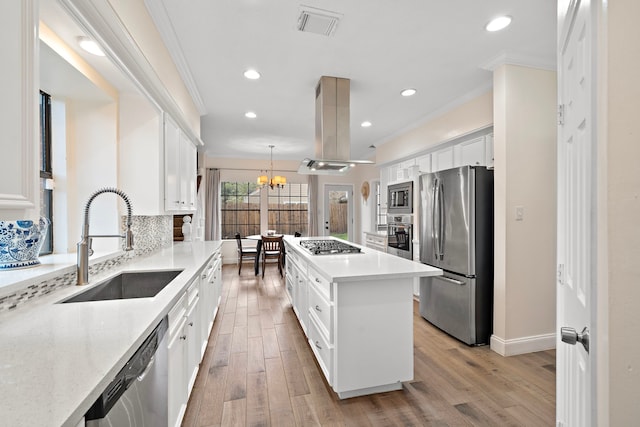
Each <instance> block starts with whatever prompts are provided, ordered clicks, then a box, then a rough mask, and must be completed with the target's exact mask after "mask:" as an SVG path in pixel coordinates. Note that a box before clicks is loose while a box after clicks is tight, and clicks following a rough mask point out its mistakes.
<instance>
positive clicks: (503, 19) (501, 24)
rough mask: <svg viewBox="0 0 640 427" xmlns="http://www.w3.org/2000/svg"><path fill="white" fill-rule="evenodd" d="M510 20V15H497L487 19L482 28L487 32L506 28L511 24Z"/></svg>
mask: <svg viewBox="0 0 640 427" xmlns="http://www.w3.org/2000/svg"><path fill="white" fill-rule="evenodd" d="M511 20H512V19H511V17H510V16H508V15H504V16H498V17H497V18H494V19H492V20H491V21H489V23H488V24H487V25H485V27H484V28H485V30H487V31H489V32H494V31H500V30H503V29H505V28H507V27H508V26H509V25H510V24H511Z"/></svg>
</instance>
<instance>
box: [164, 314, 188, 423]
mask: <svg viewBox="0 0 640 427" xmlns="http://www.w3.org/2000/svg"><path fill="white" fill-rule="evenodd" d="M178 322H179V324H178V325H177V326H176V328H175V329H174V330H175V333H174V334H173V335H172V336H171V337H169V346H168V356H169V366H168V370H169V378H168V387H169V396H168V402H167V403H168V408H167V409H168V414H169V422H168V425H169V426H171V427H174V426H179V425H180V424H181V422H182V417H183V416H184V412H185V410H186V408H187V380H186V378H187V373H186V372H185V367H186V356H187V355H186V338H187V336H186V335H185V333H184V325H185V323H186V318H184V317H183V318H182V319H180V320H179V321H178Z"/></svg>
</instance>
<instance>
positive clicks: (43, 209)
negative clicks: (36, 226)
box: [40, 91, 53, 255]
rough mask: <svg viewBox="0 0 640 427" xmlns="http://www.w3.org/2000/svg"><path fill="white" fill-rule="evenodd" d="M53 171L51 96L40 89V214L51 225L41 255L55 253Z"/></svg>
mask: <svg viewBox="0 0 640 427" xmlns="http://www.w3.org/2000/svg"><path fill="white" fill-rule="evenodd" d="M52 182H53V171H52V168H51V96H50V95H48V94H46V93H44V92H42V91H40V215H41V216H43V217H45V218H47V219H48V220H49V221H50V223H51V225H50V226H49V230H48V232H47V238H46V240H45V241H44V243H43V245H42V249H41V250H40V255H47V254H51V253H53V189H52V185H51V183H52Z"/></svg>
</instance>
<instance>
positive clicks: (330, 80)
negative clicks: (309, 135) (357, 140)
mask: <svg viewBox="0 0 640 427" xmlns="http://www.w3.org/2000/svg"><path fill="white" fill-rule="evenodd" d="M350 86H351V85H350V81H349V79H343V78H339V77H329V76H322V77H321V78H320V81H319V82H318V85H317V86H316V138H315V143H316V159H304V160H303V161H302V163H301V164H300V167H299V168H298V173H300V174H306V175H344V174H345V173H347V172H349V170H351V168H353V167H355V165H357V164H372V163H373V162H372V161H369V160H350V159H349V157H351V130H350V127H349V119H350V117H349V97H350Z"/></svg>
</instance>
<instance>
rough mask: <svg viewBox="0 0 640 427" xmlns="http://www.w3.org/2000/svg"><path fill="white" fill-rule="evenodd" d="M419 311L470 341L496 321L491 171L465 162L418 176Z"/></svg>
mask: <svg viewBox="0 0 640 427" xmlns="http://www.w3.org/2000/svg"><path fill="white" fill-rule="evenodd" d="M420 261H421V262H423V263H424V264H429V265H432V266H434V267H438V268H441V269H442V270H443V271H444V275H443V276H434V277H427V278H421V279H420V315H421V316H422V317H424V318H425V319H427V320H428V321H429V322H431V323H432V324H434V325H435V326H437V327H438V328H440V329H442V330H443V331H445V332H447V333H448V334H450V335H452V336H454V337H456V338H457V339H459V340H460V341H463V342H465V343H467V344H469V345H478V344H486V343H488V342H489V338H490V336H491V333H492V329H493V328H492V324H493V171H492V170H489V169H487V168H485V167H478V166H463V167H459V168H454V169H447V170H443V171H439V172H434V173H428V174H424V175H421V176H420Z"/></svg>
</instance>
